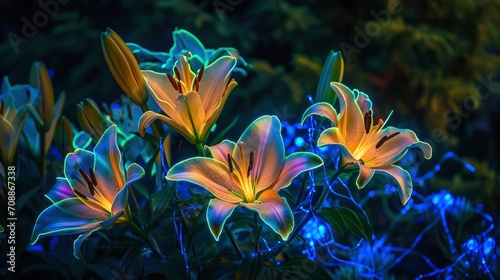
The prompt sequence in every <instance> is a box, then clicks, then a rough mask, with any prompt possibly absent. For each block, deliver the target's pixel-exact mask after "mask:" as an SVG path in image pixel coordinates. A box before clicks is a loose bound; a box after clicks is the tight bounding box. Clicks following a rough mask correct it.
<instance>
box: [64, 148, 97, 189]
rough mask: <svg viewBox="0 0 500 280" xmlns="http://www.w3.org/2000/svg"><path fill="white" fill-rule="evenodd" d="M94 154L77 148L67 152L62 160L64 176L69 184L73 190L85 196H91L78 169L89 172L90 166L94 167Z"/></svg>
mask: <svg viewBox="0 0 500 280" xmlns="http://www.w3.org/2000/svg"><path fill="white" fill-rule="evenodd" d="M94 162H95V154H94V153H92V152H89V151H87V150H80V149H77V150H75V151H74V152H73V153H69V154H68V155H67V156H66V159H65V160H64V177H66V179H67V180H68V183H69V185H70V186H71V188H72V189H73V190H76V191H77V192H79V193H80V194H83V195H84V196H86V197H90V196H92V195H91V194H90V191H89V187H88V185H87V183H86V181H85V178H84V177H83V176H82V175H81V174H80V171H79V170H80V169H82V170H83V171H85V172H86V173H88V172H89V169H90V168H94Z"/></svg>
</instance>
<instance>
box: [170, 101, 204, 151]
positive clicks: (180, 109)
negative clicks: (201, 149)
mask: <svg viewBox="0 0 500 280" xmlns="http://www.w3.org/2000/svg"><path fill="white" fill-rule="evenodd" d="M202 106H203V104H202V102H201V98H200V96H199V95H198V93H196V92H194V91H191V92H188V93H187V94H185V95H179V96H178V97H177V99H176V100H175V111H176V113H177V115H178V116H179V117H180V118H182V119H183V120H185V121H184V123H186V125H187V127H185V128H186V129H187V130H188V131H189V133H190V134H191V135H194V137H195V141H196V142H195V143H202V142H201V141H202V140H203V139H201V136H202V135H201V133H202V131H203V125H204V123H205V111H204V110H201V107H202Z"/></svg>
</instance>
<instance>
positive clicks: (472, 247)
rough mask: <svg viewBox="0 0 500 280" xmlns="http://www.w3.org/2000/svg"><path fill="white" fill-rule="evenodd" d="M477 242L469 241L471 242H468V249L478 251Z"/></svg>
mask: <svg viewBox="0 0 500 280" xmlns="http://www.w3.org/2000/svg"><path fill="white" fill-rule="evenodd" d="M477 246H478V244H477V241H476V240H475V239H469V241H467V249H468V250H469V251H473V250H476V249H477Z"/></svg>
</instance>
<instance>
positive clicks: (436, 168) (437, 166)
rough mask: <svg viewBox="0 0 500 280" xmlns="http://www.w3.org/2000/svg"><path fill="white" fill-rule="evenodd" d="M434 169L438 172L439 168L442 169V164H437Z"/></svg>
mask: <svg viewBox="0 0 500 280" xmlns="http://www.w3.org/2000/svg"><path fill="white" fill-rule="evenodd" d="M434 170H435V171H436V172H438V171H439V170H441V165H439V164H436V166H434Z"/></svg>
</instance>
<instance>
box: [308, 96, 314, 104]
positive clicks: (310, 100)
mask: <svg viewBox="0 0 500 280" xmlns="http://www.w3.org/2000/svg"><path fill="white" fill-rule="evenodd" d="M307 99H308V100H309V102H311V104H314V99H313V97H312V95H310V94H309V95H308V96H307Z"/></svg>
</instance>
